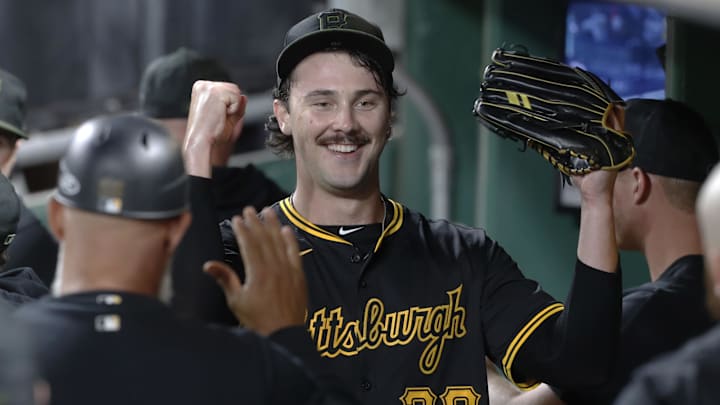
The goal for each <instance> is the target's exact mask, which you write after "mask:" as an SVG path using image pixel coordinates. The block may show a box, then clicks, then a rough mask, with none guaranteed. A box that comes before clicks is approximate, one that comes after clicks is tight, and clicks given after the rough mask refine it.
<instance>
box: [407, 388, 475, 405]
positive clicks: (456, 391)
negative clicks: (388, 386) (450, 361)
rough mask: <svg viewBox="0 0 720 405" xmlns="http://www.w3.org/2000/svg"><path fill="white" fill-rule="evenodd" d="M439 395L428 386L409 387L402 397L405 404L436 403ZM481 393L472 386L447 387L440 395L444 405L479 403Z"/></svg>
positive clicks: (427, 404)
mask: <svg viewBox="0 0 720 405" xmlns="http://www.w3.org/2000/svg"><path fill="white" fill-rule="evenodd" d="M437 399H438V396H437V395H435V394H434V393H433V392H432V390H430V388H428V387H407V388H405V393H404V394H403V396H401V397H400V401H401V402H402V403H403V404H404V405H436V404H437ZM478 403H480V394H478V393H477V392H475V389H474V388H473V387H471V386H458V387H445V392H443V393H442V394H441V395H440V404H442V405H477V404H478Z"/></svg>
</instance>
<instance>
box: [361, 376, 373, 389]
mask: <svg viewBox="0 0 720 405" xmlns="http://www.w3.org/2000/svg"><path fill="white" fill-rule="evenodd" d="M360 389H361V390H363V391H370V390H371V389H372V383H371V382H370V381H369V380H368V379H366V378H363V379H362V381H360Z"/></svg>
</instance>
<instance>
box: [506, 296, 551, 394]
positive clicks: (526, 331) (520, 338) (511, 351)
mask: <svg viewBox="0 0 720 405" xmlns="http://www.w3.org/2000/svg"><path fill="white" fill-rule="evenodd" d="M564 309H565V306H564V305H563V304H561V303H559V302H556V303H554V304H551V305H548V306H547V307H545V309H543V310H542V311H540V312H538V313H537V314H535V316H534V317H532V319H530V321H529V322H528V323H526V324H525V326H524V327H523V328H522V329H521V330H520V332H518V334H517V335H515V338H514V339H513V340H512V342H510V345H509V346H508V348H507V351H506V352H505V356H503V359H502V366H503V372H504V373H505V375H506V376H507V378H508V379H509V380H510V381H512V383H513V384H515V385H517V386H518V388H520V389H523V390H529V389H532V388H535V386H536V385H538V384H539V383H538V382H530V383H528V382H521V383H517V382H515V380H514V379H513V377H512V365H513V361H515V356H517V353H518V352H519V351H520V348H521V347H522V345H523V344H525V341H526V340H527V339H528V338H529V337H530V335H532V334H533V332H535V330H536V329H537V328H538V327H539V326H540V325H541V324H542V323H543V322H545V320H547V319H548V318H549V317H551V316H553V315H555V314H556V313H558V312H562V311H563V310H564Z"/></svg>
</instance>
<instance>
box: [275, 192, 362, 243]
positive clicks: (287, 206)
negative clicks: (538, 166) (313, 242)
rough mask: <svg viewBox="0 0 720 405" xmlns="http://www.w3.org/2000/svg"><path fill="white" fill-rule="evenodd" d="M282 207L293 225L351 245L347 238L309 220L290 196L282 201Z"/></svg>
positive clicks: (326, 238)
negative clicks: (293, 203) (296, 206)
mask: <svg viewBox="0 0 720 405" xmlns="http://www.w3.org/2000/svg"><path fill="white" fill-rule="evenodd" d="M280 209H281V210H282V212H283V213H284V214H285V216H287V217H288V219H289V220H290V222H292V223H293V225H295V226H297V227H298V228H300V229H302V230H303V231H304V232H306V233H309V234H310V235H313V236H316V237H318V238H321V239H325V240H329V241H332V242H337V243H344V244H346V245H351V246H352V243H350V242H348V241H346V240H345V239H343V238H341V237H339V236H336V235H334V234H332V233H330V232H327V231H325V230H324V229H322V228H320V227H318V226H317V225H315V224H313V223H311V222H309V221H307V220H306V219H305V218H303V217H302V215H300V213H298V212H297V211H296V210H295V207H293V206H292V201H290V197H287V198H286V199H284V200H282V201H280Z"/></svg>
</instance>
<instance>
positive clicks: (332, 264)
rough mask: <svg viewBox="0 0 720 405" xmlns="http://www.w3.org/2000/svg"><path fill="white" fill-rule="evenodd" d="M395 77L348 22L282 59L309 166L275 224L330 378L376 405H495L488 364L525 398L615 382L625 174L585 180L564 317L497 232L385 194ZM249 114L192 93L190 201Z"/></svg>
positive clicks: (283, 142)
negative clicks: (547, 384)
mask: <svg viewBox="0 0 720 405" xmlns="http://www.w3.org/2000/svg"><path fill="white" fill-rule="evenodd" d="M393 68H394V58H393V55H392V52H391V51H390V49H389V48H388V47H387V45H386V44H385V42H384V39H383V35H382V32H381V31H380V29H379V28H378V27H377V26H375V25H374V24H372V23H370V22H368V21H367V20H365V19H363V18H362V17H360V16H358V15H355V14H352V13H349V12H347V11H344V10H339V9H332V10H326V11H323V12H320V13H317V14H314V15H311V16H309V17H307V18H306V19H304V20H302V21H300V22H299V23H297V24H296V25H295V26H293V27H292V28H290V30H289V31H288V33H287V35H286V37H285V43H284V46H283V49H282V51H281V53H280V55H279V57H278V59H277V74H278V87H277V89H276V91H275V94H274V97H275V100H274V102H273V110H274V116H273V117H272V118H271V121H270V122H269V128H270V130H271V131H272V133H271V135H270V138H269V141H268V144H269V145H270V146H271V147H272V148H273V149H274V150H275V151H276V152H279V153H285V154H290V155H293V156H294V157H295V162H296V171H297V182H296V184H297V186H296V188H295V190H294V192H293V193H292V195H291V196H290V197H288V198H286V199H283V200H281V201H279V202H278V203H277V204H275V205H274V206H273V207H272V208H273V210H274V211H275V212H276V213H277V215H278V217H279V218H280V221H281V222H282V223H283V224H286V225H288V226H290V227H291V228H292V229H293V230H294V231H295V234H296V236H297V238H298V241H299V244H300V254H301V255H302V259H303V266H304V269H305V272H306V276H307V281H308V287H309V304H308V311H307V321H306V326H307V328H308V331H309V332H310V335H311V337H312V339H313V342H314V344H315V347H316V349H317V351H319V352H320V354H321V361H318V362H317V364H316V365H314V366H313V367H315V370H316V372H317V373H335V374H337V375H339V376H340V378H341V379H342V381H343V383H344V386H345V387H346V388H347V389H349V390H351V391H353V392H354V393H355V395H356V396H357V397H358V398H359V399H360V400H361V402H362V403H366V404H458V403H467V404H486V403H487V401H488V395H487V383H486V374H485V362H484V358H485V356H486V355H487V356H489V357H490V358H491V359H493V361H495V362H496V363H497V364H498V365H499V366H500V367H502V368H503V370H504V372H505V373H506V375H507V376H508V377H509V378H510V379H511V380H512V381H513V382H515V383H516V384H518V385H519V386H521V387H525V388H530V387H533V386H535V385H536V384H537V383H538V382H539V381H551V382H554V383H557V384H559V385H561V386H567V387H570V386H574V385H578V384H584V383H591V382H596V383H597V382H601V381H603V380H604V379H605V376H606V375H607V371H608V369H609V365H610V364H609V362H608V359H609V357H611V356H610V354H612V353H613V351H614V346H615V342H616V338H617V327H618V321H619V319H618V318H619V309H620V280H619V277H618V275H617V274H616V272H617V267H618V263H617V250H616V248H615V239H614V231H613V225H612V205H611V200H612V184H613V181H614V176H615V173H613V172H595V173H592V174H590V175H588V176H585V177H583V178H578V179H577V180H578V182H579V186H580V188H581V190H582V195H583V212H582V219H581V235H580V241H579V244H578V260H577V263H576V272H575V282H574V286H573V290H572V291H571V292H570V294H569V299H568V302H567V303H566V304H565V305H563V304H562V303H560V302H557V301H556V300H555V299H553V298H552V297H551V296H549V295H548V294H547V293H545V292H543V291H542V290H541V289H540V288H539V287H538V285H537V283H535V282H534V281H531V280H528V279H526V278H525V277H523V275H522V273H521V272H520V270H519V269H518V267H517V265H516V264H515V262H514V261H513V260H512V259H511V258H510V256H509V255H508V254H507V253H506V252H505V251H504V250H503V249H502V248H501V247H500V246H499V245H498V244H497V243H496V242H495V241H493V240H492V239H491V238H490V237H489V236H488V235H487V234H485V232H484V231H483V230H481V229H474V228H469V227H465V226H460V225H455V224H451V223H449V222H447V221H444V220H429V219H427V218H425V217H424V216H423V215H421V214H420V213H418V212H415V211H413V210H411V209H409V208H407V207H405V206H403V205H402V204H401V203H399V202H397V201H394V200H393V199H391V198H389V197H388V196H386V195H384V194H383V193H382V192H381V190H380V186H379V167H378V166H379V161H380V155H381V153H382V151H383V148H384V146H385V145H386V143H387V141H388V139H389V138H390V136H391V133H392V127H391V121H392V111H393V104H394V101H395V99H396V97H397V96H398V91H397V90H396V89H395V87H394V85H393V79H392V71H393ZM241 98H242V94H241V92H240V90H239V89H238V88H237V87H236V86H233V85H229V84H226V83H212V82H198V83H196V84H195V86H194V87H193V95H192V103H191V108H190V118H189V122H190V123H189V126H188V134H187V140H186V143H185V150H184V153H185V157H186V167H187V168H188V172H189V174H191V181H190V182H191V190H194V189H195V188H197V189H202V188H203V187H207V185H208V184H209V183H210V178H211V175H212V173H211V164H210V159H209V156H210V152H211V150H212V145H213V144H214V142H216V141H218V140H222V139H225V138H226V137H228V136H231V135H232V133H231V128H233V127H234V124H235V122H237V121H238V120H240V119H241V118H242V111H241V108H240V105H241ZM616 124H618V123H616ZM196 194H197V195H199V194H202V193H194V192H193V195H196ZM193 203H196V204H204V206H206V207H207V206H209V203H208V202H207V201H205V202H203V201H201V200H199V199H197V200H193ZM213 219H214V217H213V215H207V216H205V217H203V218H199V219H198V221H199V222H198V226H200V223H202V224H203V225H202V226H203V227H204V228H203V229H204V231H203V232H198V233H196V234H194V236H193V239H194V240H195V243H197V245H198V246H200V245H203V246H204V248H206V249H211V250H214V251H221V252H222V251H223V249H224V252H225V253H226V256H225V257H226V261H227V262H230V263H231V264H232V268H231V267H229V266H227V265H225V266H218V270H217V271H216V272H215V273H214V275H215V276H216V277H221V278H222V279H223V280H225V281H224V282H223V283H222V285H223V286H224V290H225V294H226V295H227V296H228V297H230V298H232V297H234V296H235V294H236V288H234V287H233V286H232V284H231V283H228V282H227V280H235V279H236V277H237V275H236V273H235V272H234V271H233V270H235V271H238V273H239V274H240V277H241V278H242V277H248V275H246V274H243V270H242V266H241V264H240V262H239V259H240V257H239V251H238V249H237V247H236V246H235V243H234V242H233V241H232V240H231V239H234V237H233V235H232V233H233V232H232V230H231V229H230V228H229V227H228V224H227V223H224V224H223V225H222V226H221V232H222V234H221V233H219V232H218V231H217V226H216V224H214V223H213ZM198 229H199V228H198ZM221 236H222V237H223V239H224V241H222V240H221ZM219 269H222V271H221V270H219ZM195 274H199V272H197V271H196V273H195ZM221 274H222V276H220V275H221ZM195 299H196V302H197V304H198V307H199V309H198V313H199V314H207V313H211V312H212V308H210V305H212V302H211V301H209V300H207V299H206V298H204V297H196V298H195ZM276 299H278V300H282V297H281V296H277V298H276ZM566 306H567V308H568V309H570V310H568V309H566Z"/></svg>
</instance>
